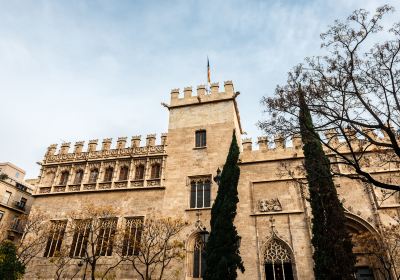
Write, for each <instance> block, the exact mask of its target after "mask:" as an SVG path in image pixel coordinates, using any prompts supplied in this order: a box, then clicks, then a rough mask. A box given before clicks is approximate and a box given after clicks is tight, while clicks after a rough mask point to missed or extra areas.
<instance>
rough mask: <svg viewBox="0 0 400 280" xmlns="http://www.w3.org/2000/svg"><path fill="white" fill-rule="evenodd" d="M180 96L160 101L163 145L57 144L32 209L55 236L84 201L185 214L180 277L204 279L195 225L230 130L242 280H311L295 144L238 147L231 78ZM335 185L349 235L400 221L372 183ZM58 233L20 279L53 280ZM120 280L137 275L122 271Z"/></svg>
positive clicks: (150, 138)
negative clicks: (236, 169)
mask: <svg viewBox="0 0 400 280" xmlns="http://www.w3.org/2000/svg"><path fill="white" fill-rule="evenodd" d="M180 94H181V93H180V92H179V89H173V90H172V91H171V100H170V103H169V104H168V105H167V104H164V106H165V107H166V108H167V110H168V111H169V122H168V133H165V134H161V137H160V139H156V135H154V134H151V135H147V137H146V139H145V143H143V144H142V140H141V137H140V136H133V137H132V138H131V139H130V144H129V145H127V141H128V139H127V138H126V137H121V138H118V139H117V141H116V146H113V145H112V139H104V140H103V141H102V143H101V147H100V148H98V147H97V146H98V144H99V143H98V140H91V141H89V143H88V147H87V148H84V146H85V145H84V142H76V143H75V144H74V148H73V150H72V151H71V144H70V143H63V144H61V147H60V148H59V149H58V148H57V145H50V147H49V148H48V150H47V152H46V154H45V157H44V160H43V163H42V169H41V173H40V175H39V177H38V179H37V191H36V194H35V204H34V206H33V210H35V211H42V212H45V213H47V214H48V215H49V216H51V219H52V222H53V223H54V224H57V225H58V226H59V230H58V233H60V234H61V233H62V231H63V227H65V224H66V223H68V222H69V221H66V220H65V216H66V213H68V211H71V210H79V209H80V208H81V207H82V205H84V204H85V203H89V202H92V203H93V202H94V203H96V204H98V205H110V206H113V207H115V209H118V211H119V216H118V223H124V222H125V221H126V219H127V218H128V217H135V216H137V217H144V219H146V216H147V215H149V214H150V213H154V212H157V213H160V215H163V216H172V217H182V218H183V219H185V220H187V221H188V222H189V224H190V225H189V226H188V227H187V228H186V229H185V231H184V232H183V233H182V239H183V240H184V241H185V244H186V248H185V252H186V258H185V259H184V261H182V262H181V263H179V264H176V265H175V268H176V269H178V270H179V271H180V274H179V276H178V278H177V279H186V280H189V279H191V280H195V279H202V277H201V267H200V266H201V263H202V261H201V254H200V255H198V254H196V253H198V252H199V250H200V251H201V242H198V241H199V238H200V235H199V230H200V228H199V226H198V225H199V224H202V225H204V226H205V227H206V228H207V229H208V228H209V220H210V212H211V211H210V209H211V205H212V203H213V200H214V199H215V197H216V192H217V185H216V183H215V182H214V181H213V177H214V176H215V175H216V171H217V169H218V168H220V169H222V168H223V164H224V162H225V159H226V156H227V152H228V149H229V145H230V142H231V135H232V132H233V130H234V131H235V132H236V136H237V139H238V144H239V146H240V148H241V156H240V163H239V164H240V169H241V175H240V180H239V186H238V192H239V200H240V201H239V204H238V215H237V217H236V220H235V224H236V226H237V229H238V232H239V234H240V235H241V237H242V239H241V256H242V258H243V261H244V265H245V268H246V272H245V273H244V274H241V273H239V278H238V279H313V261H312V247H311V242H310V239H311V226H310V221H311V218H310V215H311V210H310V207H309V204H308V202H307V199H306V197H307V191H306V190H305V189H304V187H303V186H302V185H301V184H298V182H297V180H295V179H294V178H293V176H288V175H287V174H286V173H285V172H284V171H285V169H287V168H289V169H290V170H293V171H294V173H295V176H297V178H301V177H302V176H304V175H303V174H302V173H301V171H298V169H299V167H301V163H302V160H303V153H302V149H301V146H302V144H301V141H300V139H297V138H296V139H293V140H283V139H280V138H279V137H275V140H274V143H269V142H268V139H267V137H259V138H258V149H255V148H253V147H252V140H251V139H243V140H241V135H242V132H243V131H242V127H241V122H240V115H239V110H238V103H237V97H238V95H239V93H238V92H235V91H234V87H233V84H232V82H231V81H227V82H225V83H224V88H223V89H222V90H220V88H219V85H218V83H214V84H212V85H211V88H210V92H207V91H206V87H205V86H198V87H197V93H194V92H193V91H192V88H191V87H186V88H184V90H183V96H180ZM355 141H357V140H355ZM372 155H373V154H372ZM370 166H371V167H370V168H371V170H373V172H375V173H376V174H378V175H379V176H392V175H393V176H394V175H395V174H398V166H395V167H393V166H389V165H385V166H382V167H379V168H376V167H374V164H373V163H372V164H370ZM380 166H381V165H380ZM336 168H338V170H340V169H342V167H340V166H337V167H336ZM373 168H375V169H373ZM340 171H341V172H343V173H346V172H349V170H346V169H343V170H340ZM292 175H293V174H292ZM335 183H336V185H337V189H338V192H339V195H340V199H341V200H342V201H343V204H344V207H345V209H346V217H347V226H348V229H349V231H351V232H363V231H370V232H372V233H374V234H375V233H378V232H379V228H380V227H381V226H382V225H385V224H389V223H390V222H391V221H392V219H393V217H396V216H397V217H398V216H399V209H400V204H399V203H400V200H399V196H392V197H390V198H389V199H387V200H385V201H383V202H379V198H380V197H381V196H382V193H381V191H380V190H377V189H374V188H372V187H371V186H364V185H361V184H360V183H358V182H356V181H352V180H350V179H346V178H340V179H337V181H336V182H335ZM366 189H367V190H368V191H366ZM60 221H64V222H62V223H60ZM60 225H61V226H60ZM60 234H59V235H58V237H57V238H54V237H53V239H54V240H49V242H50V243H49V244H50V245H49V246H47V248H46V249H45V251H44V252H43V253H42V254H41V255H40V256H39V257H38V258H37V259H36V260H35V262H33V263H32V264H31V265H30V266H29V267H28V272H27V275H26V279H33V278H41V279H43V278H46V277H49V275H52V271H53V270H54V266H52V265H51V264H50V263H49V261H48V259H49V258H48V257H50V256H51V255H52V254H54V252H55V251H57V248H59V247H61V246H64V247H67V248H68V247H70V246H71V242H72V241H71V240H69V239H68V238H65V240H64V239H63V238H59V236H60ZM50 239H51V238H50ZM199 244H200V245H199ZM199 246H200V248H199ZM357 254H358V255H357V256H358V263H357V266H358V272H357V275H358V279H380V278H379V275H378V274H377V273H376V271H375V270H374V269H373V267H372V265H371V264H370V263H369V262H368V258H366V257H365V256H363V254H362V252H357ZM49 278H51V277H49ZM116 278H117V279H136V276H135V275H134V274H133V272H132V271H127V270H126V269H124V268H123V267H121V268H120V269H118V271H117V276H116ZM137 279H139V278H137Z"/></svg>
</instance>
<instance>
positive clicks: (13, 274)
mask: <svg viewBox="0 0 400 280" xmlns="http://www.w3.org/2000/svg"><path fill="white" fill-rule="evenodd" d="M16 253H17V252H16V248H15V245H14V243H12V242H11V241H9V240H5V241H2V242H1V243H0V279H7V280H16V279H21V278H22V277H23V275H24V273H25V266H24V265H23V264H22V263H21V262H20V261H19V260H18V259H17V254H16Z"/></svg>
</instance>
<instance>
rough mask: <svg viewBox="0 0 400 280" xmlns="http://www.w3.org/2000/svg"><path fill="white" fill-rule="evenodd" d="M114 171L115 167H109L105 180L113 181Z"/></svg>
mask: <svg viewBox="0 0 400 280" xmlns="http://www.w3.org/2000/svg"><path fill="white" fill-rule="evenodd" d="M113 173H114V168H112V167H107V168H106V172H105V173H104V182H110V181H112V177H113Z"/></svg>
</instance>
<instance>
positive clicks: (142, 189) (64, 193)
mask: <svg viewBox="0 0 400 280" xmlns="http://www.w3.org/2000/svg"><path fill="white" fill-rule="evenodd" d="M149 190H165V187H163V186H154V187H136V188H117V189H103V190H82V191H71V192H56V193H38V194H34V195H33V196H34V197H39V196H50V195H70V194H83V193H99V192H113V191H114V192H118V191H149Z"/></svg>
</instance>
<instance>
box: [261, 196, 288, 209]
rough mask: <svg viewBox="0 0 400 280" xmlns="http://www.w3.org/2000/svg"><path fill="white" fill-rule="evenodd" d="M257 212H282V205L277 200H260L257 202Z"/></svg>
mask: <svg viewBox="0 0 400 280" xmlns="http://www.w3.org/2000/svg"><path fill="white" fill-rule="evenodd" d="M258 210H259V211H260V212H277V211H282V205H281V203H280V201H279V199H278V198H272V199H261V200H259V201H258Z"/></svg>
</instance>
